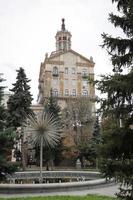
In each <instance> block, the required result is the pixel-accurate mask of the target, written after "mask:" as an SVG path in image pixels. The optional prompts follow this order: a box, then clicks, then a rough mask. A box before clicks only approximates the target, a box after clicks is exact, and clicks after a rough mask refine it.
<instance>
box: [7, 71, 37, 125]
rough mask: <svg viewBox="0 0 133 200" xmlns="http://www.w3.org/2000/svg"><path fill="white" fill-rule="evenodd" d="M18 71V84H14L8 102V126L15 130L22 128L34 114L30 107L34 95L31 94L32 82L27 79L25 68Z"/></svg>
mask: <svg viewBox="0 0 133 200" xmlns="http://www.w3.org/2000/svg"><path fill="white" fill-rule="evenodd" d="M16 71H17V77H16V83H14V84H12V85H13V88H12V89H10V91H11V92H12V94H11V96H10V97H9V100H8V102H7V108H8V126H12V127H14V128H15V129H16V128H18V127H21V126H22V124H23V123H24V122H25V120H26V117H27V116H28V115H29V114H33V112H32V110H31V108H30V106H31V103H32V95H31V94H30V86H29V85H28V83H29V82H30V80H29V79H28V78H27V77H26V74H25V71H24V69H23V68H19V70H16Z"/></svg>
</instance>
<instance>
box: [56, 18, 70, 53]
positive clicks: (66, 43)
mask: <svg viewBox="0 0 133 200" xmlns="http://www.w3.org/2000/svg"><path fill="white" fill-rule="evenodd" d="M71 37H72V35H71V33H70V32H69V31H67V30H66V28H65V19H64V18H63V19H62V24H61V30H60V31H57V33H56V36H55V38H56V51H63V52H65V51H68V50H70V49H71Z"/></svg>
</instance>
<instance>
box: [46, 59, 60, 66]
mask: <svg viewBox="0 0 133 200" xmlns="http://www.w3.org/2000/svg"><path fill="white" fill-rule="evenodd" d="M46 64H51V65H64V62H63V61H57V60H47V61H46Z"/></svg>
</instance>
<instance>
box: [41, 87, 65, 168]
mask: <svg viewBox="0 0 133 200" xmlns="http://www.w3.org/2000/svg"><path fill="white" fill-rule="evenodd" d="M44 110H45V111H46V112H47V113H51V114H52V115H53V116H54V117H55V118H56V119H57V120H58V123H59V124H60V126H62V122H61V108H60V106H59V105H58V102H57V99H56V98H55V97H54V96H53V92H52V89H51V91H50V97H49V99H48V100H47V101H46V103H45V106H44ZM61 153H62V141H61V138H60V141H59V143H58V144H57V146H56V147H55V148H54V150H53V149H50V148H47V150H46V149H45V155H44V156H45V160H46V164H47V168H48V163H49V162H50V161H51V163H52V162H54V164H57V165H58V164H59V162H60V158H61V157H62V155H61Z"/></svg>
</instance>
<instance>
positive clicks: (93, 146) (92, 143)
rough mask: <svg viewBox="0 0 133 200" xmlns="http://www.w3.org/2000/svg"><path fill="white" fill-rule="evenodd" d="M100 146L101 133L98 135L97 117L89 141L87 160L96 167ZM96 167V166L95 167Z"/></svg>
mask: <svg viewBox="0 0 133 200" xmlns="http://www.w3.org/2000/svg"><path fill="white" fill-rule="evenodd" d="M99 144H101V133H100V124H99V119H98V116H96V120H95V123H94V130H93V133H92V138H91V139H90V140H89V158H90V160H92V161H93V162H94V164H95V165H97V164H98V163H96V162H97V159H98V146H99ZM96 167H98V166H96Z"/></svg>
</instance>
